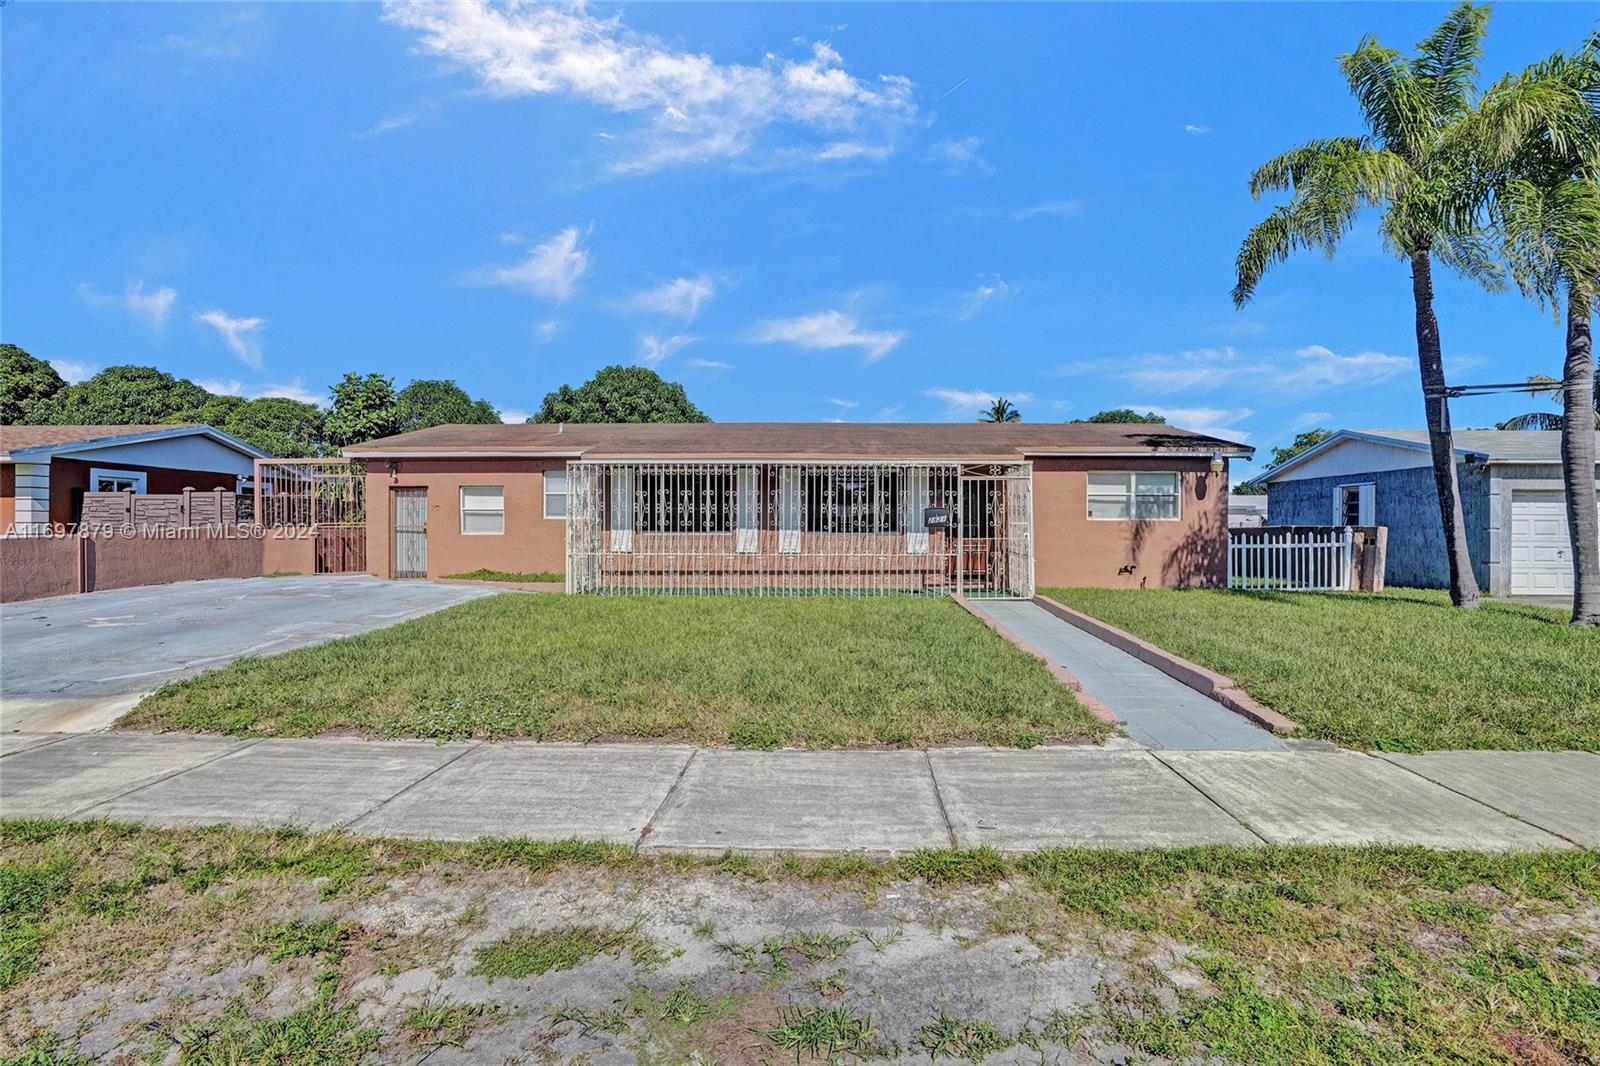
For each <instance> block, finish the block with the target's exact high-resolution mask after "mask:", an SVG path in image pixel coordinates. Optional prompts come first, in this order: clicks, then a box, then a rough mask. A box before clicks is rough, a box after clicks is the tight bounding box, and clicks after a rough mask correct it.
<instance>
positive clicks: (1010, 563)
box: [957, 464, 1033, 599]
mask: <svg viewBox="0 0 1600 1066" xmlns="http://www.w3.org/2000/svg"><path fill="white" fill-rule="evenodd" d="M1032 488H1033V475H1032V470H1031V468H1030V467H1028V466H1027V465H1021V464H991V465H984V466H970V465H969V466H964V467H962V468H961V507H960V512H959V514H958V516H957V518H958V521H959V526H960V530H961V570H960V575H959V587H960V590H961V592H962V594H963V595H966V596H971V597H975V598H979V599H984V598H1012V597H1017V598H1022V599H1027V598H1030V597H1032V596H1033V536H1032V526H1033V492H1032Z"/></svg>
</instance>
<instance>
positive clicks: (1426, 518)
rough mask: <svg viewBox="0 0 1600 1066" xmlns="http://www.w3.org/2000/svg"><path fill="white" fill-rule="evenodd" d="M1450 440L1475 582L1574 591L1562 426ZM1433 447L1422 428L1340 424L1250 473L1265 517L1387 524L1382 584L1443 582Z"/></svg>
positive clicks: (1497, 589)
mask: <svg viewBox="0 0 1600 1066" xmlns="http://www.w3.org/2000/svg"><path fill="white" fill-rule="evenodd" d="M1453 443H1454V445H1455V453H1456V476H1457V480H1458V481H1459V483H1460V486H1461V509H1462V514H1463V517H1464V518H1465V521H1466V526H1467V550H1468V553H1469V554H1470V555H1471V557H1472V569H1473V573H1474V574H1475V575H1476V576H1477V579H1478V584H1479V585H1480V586H1481V587H1483V588H1484V589H1486V590H1488V592H1489V593H1490V594H1491V595H1497V596H1501V595H1557V596H1559V595H1570V594H1571V593H1572V546H1571V538H1570V534H1569V533H1568V531H1567V511H1566V493H1565V490H1564V489H1563V487H1562V480H1561V450H1560V449H1561V434H1560V433H1558V432H1539V431H1518V430H1498V429H1493V430H1479V429H1471V430H1458V431H1457V432H1456V433H1455V434H1454V439H1453ZM1430 455H1431V453H1430V452H1429V449H1428V434H1427V431H1426V430H1421V429H1344V430H1340V431H1339V432H1337V433H1335V434H1334V435H1333V436H1331V437H1329V438H1328V439H1327V440H1325V441H1323V442H1322V443H1321V444H1318V445H1317V446H1316V447H1314V448H1310V449H1307V450H1306V451H1304V452H1301V453H1300V454H1299V455H1297V456H1295V457H1294V458H1292V459H1290V460H1289V461H1287V462H1285V463H1281V464H1279V465H1278V466H1276V467H1273V468H1272V469H1271V470H1268V471H1267V472H1266V473H1263V474H1260V475H1258V476H1257V477H1256V478H1255V479H1254V483H1255V484H1259V485H1264V486H1265V487H1266V490H1267V524H1268V525H1272V526H1281V525H1329V524H1330V523H1331V524H1333V525H1362V526H1368V525H1380V526H1387V527H1388V528H1389V549H1388V564H1387V566H1386V567H1385V575H1384V577H1385V581H1386V583H1388V584H1390V585H1409V586H1412V587H1419V588H1444V587H1446V586H1448V584H1449V571H1448V567H1447V564H1446V561H1445V551H1444V527H1443V525H1442V523H1441V522H1440V521H1439V503H1438V494H1437V492H1436V491H1435V489H1434V484H1433V466H1432V461H1431V458H1430ZM1596 473H1597V477H1600V466H1597V470H1596Z"/></svg>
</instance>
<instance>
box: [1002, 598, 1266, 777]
mask: <svg viewBox="0 0 1600 1066" xmlns="http://www.w3.org/2000/svg"><path fill="white" fill-rule="evenodd" d="M972 606H973V607H974V608H976V609H977V610H979V611H982V612H983V613H984V614H986V615H988V616H989V617H990V618H992V619H994V620H995V621H996V622H998V623H1000V624H1001V625H1003V626H1005V627H1006V628H1007V629H1009V630H1011V632H1013V633H1015V634H1016V635H1017V636H1019V637H1021V638H1022V639H1023V640H1026V641H1027V642H1028V643H1029V644H1032V645H1033V646H1034V647H1035V648H1037V649H1039V650H1040V651H1041V652H1043V653H1044V654H1045V656H1046V657H1047V658H1049V659H1050V661H1051V662H1053V663H1055V664H1056V665H1057V666H1060V667H1061V668H1062V669H1064V670H1066V671H1067V672H1068V673H1071V674H1073V675H1075V676H1076V677H1077V678H1078V680H1080V681H1082V682H1083V689H1084V691H1085V692H1087V693H1088V694H1089V695H1091V696H1093V697H1095V698H1096V699H1098V700H1100V701H1101V702H1102V703H1104V704H1105V705H1106V706H1108V707H1110V708H1111V710H1112V711H1113V712H1114V713H1115V714H1116V716H1117V717H1118V718H1120V719H1122V723H1123V728H1124V729H1126V730H1127V733H1128V736H1130V737H1132V738H1133V739H1134V740H1136V741H1138V742H1139V743H1140V744H1143V745H1145V746H1147V747H1151V748H1156V749H1159V750H1163V751H1288V750H1289V745H1287V744H1285V743H1284V742H1283V741H1282V740H1280V739H1278V738H1277V737H1275V736H1273V735H1272V734H1271V733H1270V732H1268V731H1267V730H1265V729H1262V728H1261V727H1260V726H1258V725H1256V724H1255V723H1254V722H1251V721H1250V720H1249V719H1247V718H1244V717H1243V716H1241V715H1238V714H1235V713H1234V712H1232V711H1230V710H1228V709H1227V708H1226V707H1224V706H1222V705H1221V704H1220V703H1217V702H1216V701H1215V700H1213V699H1211V698H1210V697H1209V696H1203V695H1201V694H1200V693H1198V692H1196V691H1195V690H1194V689H1192V688H1190V687H1189V686H1187V685H1185V684H1183V683H1181V682H1179V681H1175V680H1173V679H1172V678H1170V677H1168V676H1167V675H1166V674H1164V673H1162V672H1161V671H1160V670H1157V669H1156V668H1155V667H1153V666H1151V665H1150V664H1149V663H1147V662H1144V661H1143V660H1141V659H1137V658H1135V657H1134V656H1132V655H1129V654H1128V653H1127V652H1125V651H1123V650H1122V649H1121V648H1115V647H1112V646H1111V645H1110V644H1107V643H1106V642H1105V641H1103V640H1101V639H1100V638H1099V637H1096V636H1094V635H1093V634H1090V633H1085V632H1084V631H1083V630H1081V629H1079V628H1078V627H1077V626H1074V625H1072V624H1071V623H1069V622H1065V621H1062V620H1061V619H1060V618H1057V617H1056V616H1055V615H1053V614H1051V613H1050V612H1049V611H1047V610H1045V609H1044V608H1043V607H1040V606H1039V605H1038V604H1036V603H1030V602H1029V601H1027V600H974V601H972Z"/></svg>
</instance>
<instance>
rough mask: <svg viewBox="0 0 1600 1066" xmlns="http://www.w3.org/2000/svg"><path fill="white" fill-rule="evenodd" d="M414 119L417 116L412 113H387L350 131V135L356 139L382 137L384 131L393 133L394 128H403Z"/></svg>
mask: <svg viewBox="0 0 1600 1066" xmlns="http://www.w3.org/2000/svg"><path fill="white" fill-rule="evenodd" d="M416 120H417V116H416V115H412V114H401V115H389V116H388V117H386V118H380V119H379V120H378V121H376V122H374V123H373V124H372V125H370V126H368V127H367V128H366V129H364V130H356V131H355V132H353V133H351V134H350V136H352V137H354V138H355V139H356V140H358V141H364V140H369V139H371V138H373V137H382V136H383V135H384V134H385V133H393V132H394V131H395V130H403V129H405V128H406V127H407V126H409V125H411V124H412V123H413V122H415V121H416Z"/></svg>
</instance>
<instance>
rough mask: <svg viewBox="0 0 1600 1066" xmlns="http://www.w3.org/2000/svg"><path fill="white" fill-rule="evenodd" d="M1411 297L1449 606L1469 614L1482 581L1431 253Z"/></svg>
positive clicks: (1417, 266) (1417, 270)
mask: <svg viewBox="0 0 1600 1066" xmlns="http://www.w3.org/2000/svg"><path fill="white" fill-rule="evenodd" d="M1411 296H1412V299H1414V300H1415V301H1416V305H1417V366H1418V368H1419V369H1420V370H1421V372H1422V402H1423V405H1424V406H1425V408H1426V410H1427V416H1428V445H1429V447H1430V448H1431V449H1432V451H1433V484H1434V488H1435V489H1437V491H1438V496H1439V520H1440V522H1441V523H1442V524H1443V526H1444V554H1445V560H1446V561H1447V562H1448V564H1449V567H1450V602H1451V603H1453V604H1455V605H1456V606H1457V607H1465V608H1468V609H1469V610H1470V609H1472V608H1475V607H1477V606H1478V579H1477V578H1476V577H1474V576H1473V573H1472V558H1471V556H1470V555H1469V554H1468V552H1467V524H1466V522H1465V521H1464V520H1463V519H1462V517H1461V490H1460V488H1459V487H1458V486H1457V484H1456V452H1455V443H1454V441H1453V440H1452V439H1451V436H1450V401H1449V400H1447V399H1446V398H1445V394H1444V388H1445V384H1444V356H1443V353H1442V352H1441V350H1440V347H1439V320H1438V318H1436V317H1435V316H1434V313H1433V260H1432V256H1431V253H1430V252H1429V251H1428V250H1427V249H1423V250H1422V251H1419V252H1414V253H1412V256H1411Z"/></svg>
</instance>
